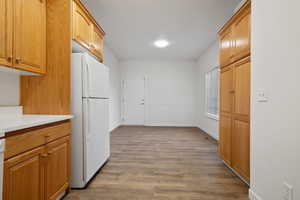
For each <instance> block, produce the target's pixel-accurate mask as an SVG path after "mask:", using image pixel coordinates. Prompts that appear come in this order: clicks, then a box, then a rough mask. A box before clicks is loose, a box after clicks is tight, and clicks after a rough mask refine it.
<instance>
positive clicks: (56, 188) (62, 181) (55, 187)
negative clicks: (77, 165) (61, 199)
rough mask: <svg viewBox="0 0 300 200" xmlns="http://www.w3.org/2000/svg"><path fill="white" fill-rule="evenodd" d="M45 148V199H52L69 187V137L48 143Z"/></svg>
mask: <svg viewBox="0 0 300 200" xmlns="http://www.w3.org/2000/svg"><path fill="white" fill-rule="evenodd" d="M46 149H47V154H48V156H47V164H46V168H45V170H46V171H45V173H46V177H45V179H46V183H45V184H46V187H45V188H46V191H45V192H46V200H54V199H56V198H57V197H58V196H59V195H60V194H61V193H63V192H64V191H65V190H67V189H68V187H69V175H70V137H69V136H67V137H64V138H62V139H59V140H56V141H54V142H52V143H49V144H48V145H47V146H46Z"/></svg>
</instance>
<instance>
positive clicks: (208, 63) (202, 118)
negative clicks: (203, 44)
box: [197, 40, 219, 140]
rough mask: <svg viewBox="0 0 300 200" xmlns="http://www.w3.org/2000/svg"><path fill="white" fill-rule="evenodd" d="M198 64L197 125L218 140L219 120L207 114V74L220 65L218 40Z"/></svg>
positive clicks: (200, 58) (201, 57)
mask: <svg viewBox="0 0 300 200" xmlns="http://www.w3.org/2000/svg"><path fill="white" fill-rule="evenodd" d="M197 66H198V67H197V68H198V69H197V77H198V78H197V86H198V88H197V89H198V96H197V102H198V108H197V126H198V127H199V128H200V129H202V130H203V131H205V132H206V133H208V134H209V135H211V136H212V137H213V138H215V139H217V140H218V139H219V122H218V121H217V120H215V119H211V118H208V117H207V116H206V114H205V74H206V73H207V72H208V71H210V70H212V69H213V68H215V67H217V66H219V42H218V40H217V41H215V42H214V43H213V44H212V45H211V46H210V47H208V49H207V50H206V51H205V52H204V53H203V54H202V55H201V56H200V57H199V59H198V62H197Z"/></svg>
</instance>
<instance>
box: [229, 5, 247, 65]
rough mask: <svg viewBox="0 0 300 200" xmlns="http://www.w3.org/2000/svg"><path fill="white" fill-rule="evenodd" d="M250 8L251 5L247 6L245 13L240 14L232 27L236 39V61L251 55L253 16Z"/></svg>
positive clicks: (234, 54)
mask: <svg viewBox="0 0 300 200" xmlns="http://www.w3.org/2000/svg"><path fill="white" fill-rule="evenodd" d="M249 6H250V5H247V7H246V8H245V11H244V12H242V13H240V14H239V16H238V17H237V19H236V21H235V22H234V23H233V25H232V30H233V37H234V51H233V52H234V53H233V56H234V60H238V59H241V58H243V57H246V56H248V55H249V54H250V42H251V37H250V28H251V22H250V20H251V15H250V8H249Z"/></svg>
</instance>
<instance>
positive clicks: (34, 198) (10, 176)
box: [3, 148, 45, 200]
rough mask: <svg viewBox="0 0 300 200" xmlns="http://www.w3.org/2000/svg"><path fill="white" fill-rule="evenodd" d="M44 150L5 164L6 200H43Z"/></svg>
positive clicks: (29, 153) (20, 156) (4, 193)
mask: <svg viewBox="0 0 300 200" xmlns="http://www.w3.org/2000/svg"><path fill="white" fill-rule="evenodd" d="M43 152H44V148H37V149H35V150H32V151H29V152H26V153H23V154H21V155H19V156H16V157H14V158H11V159H9V160H7V161H5V162H4V179H3V180H4V184H3V187H4V190H3V199H4V200H21V199H22V200H41V199H44V198H43V194H44V173H43V172H44V162H45V159H44V158H43V156H42V155H43Z"/></svg>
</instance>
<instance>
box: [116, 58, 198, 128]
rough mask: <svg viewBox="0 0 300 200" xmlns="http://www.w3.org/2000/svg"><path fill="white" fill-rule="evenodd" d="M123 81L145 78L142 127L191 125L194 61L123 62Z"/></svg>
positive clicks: (192, 120)
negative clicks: (143, 124)
mask: <svg viewBox="0 0 300 200" xmlns="http://www.w3.org/2000/svg"><path fill="white" fill-rule="evenodd" d="M121 66H122V76H123V80H132V79H136V78H137V77H141V78H142V77H144V76H146V77H147V83H146V85H147V87H146V91H145V92H146V97H147V98H146V114H145V121H146V125H149V126H195V111H196V96H197V95H196V84H197V83H196V73H195V72H196V62H195V61H182V60H178V61H176V60H159V61H147V60H127V61H123V62H122V63H121Z"/></svg>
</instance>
